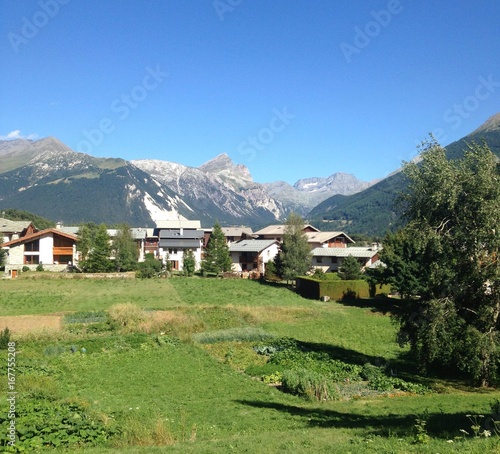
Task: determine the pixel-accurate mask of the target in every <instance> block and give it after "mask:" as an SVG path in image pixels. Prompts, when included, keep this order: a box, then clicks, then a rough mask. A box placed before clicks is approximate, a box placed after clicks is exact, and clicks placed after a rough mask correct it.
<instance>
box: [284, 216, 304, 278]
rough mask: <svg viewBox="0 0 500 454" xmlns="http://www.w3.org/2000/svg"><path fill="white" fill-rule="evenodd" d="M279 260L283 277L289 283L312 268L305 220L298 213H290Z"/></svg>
mask: <svg viewBox="0 0 500 454" xmlns="http://www.w3.org/2000/svg"><path fill="white" fill-rule="evenodd" d="M279 260H280V261H281V264H280V266H281V272H282V276H283V278H284V279H286V280H287V281H290V280H293V279H295V278H296V277H297V276H300V275H302V274H304V273H306V272H307V271H308V270H309V269H310V268H311V248H310V247H309V244H308V242H307V237H306V235H305V233H304V220H303V219H302V217H301V216H300V215H298V214H296V213H290V215H289V216H288V219H287V221H286V226H285V232H284V234H283V244H282V245H281V258H280V259H279Z"/></svg>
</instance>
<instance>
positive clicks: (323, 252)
mask: <svg viewBox="0 0 500 454" xmlns="http://www.w3.org/2000/svg"><path fill="white" fill-rule="evenodd" d="M378 251H380V249H372V248H371V247H345V248H344V247H317V248H314V249H313V250H312V251H311V253H312V255H313V257H347V256H349V255H352V256H353V257H357V258H371V257H373V256H374V255H375V254H377V252H378Z"/></svg>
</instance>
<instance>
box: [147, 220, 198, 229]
mask: <svg viewBox="0 0 500 454" xmlns="http://www.w3.org/2000/svg"><path fill="white" fill-rule="evenodd" d="M181 227H182V228H184V229H201V221H188V220H187V219H176V220H174V221H156V228H158V229H180V228H181Z"/></svg>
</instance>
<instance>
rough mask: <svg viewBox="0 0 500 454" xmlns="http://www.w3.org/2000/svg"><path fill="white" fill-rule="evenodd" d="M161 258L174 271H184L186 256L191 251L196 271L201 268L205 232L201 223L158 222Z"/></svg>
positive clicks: (181, 221) (184, 221)
mask: <svg viewBox="0 0 500 454" xmlns="http://www.w3.org/2000/svg"><path fill="white" fill-rule="evenodd" d="M156 230H157V233H158V247H159V258H161V259H162V260H163V261H164V262H167V261H169V262H170V265H171V267H172V270H182V269H183V261H184V254H185V252H186V251H187V250H191V251H192V252H193V254H194V258H195V261H196V266H195V269H199V268H200V264H201V251H202V247H203V239H204V234H205V232H204V231H203V230H202V229H201V223H200V221H188V220H180V219H179V220H175V221H158V222H157V225H156Z"/></svg>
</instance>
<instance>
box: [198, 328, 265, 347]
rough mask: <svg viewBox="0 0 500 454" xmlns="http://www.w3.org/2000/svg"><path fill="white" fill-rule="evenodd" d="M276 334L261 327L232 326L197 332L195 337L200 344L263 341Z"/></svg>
mask: <svg viewBox="0 0 500 454" xmlns="http://www.w3.org/2000/svg"><path fill="white" fill-rule="evenodd" d="M273 337H274V336H273V335H272V334H269V333H268V332H266V331H264V330H263V329H260V328H251V327H248V328H230V329H221V330H218V331H212V332H208V333H197V334H194V335H193V339H194V340H195V341H196V342H199V343H200V344H213V343H216V342H228V341H240V342H241V341H262V340H265V339H272V338H273Z"/></svg>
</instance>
